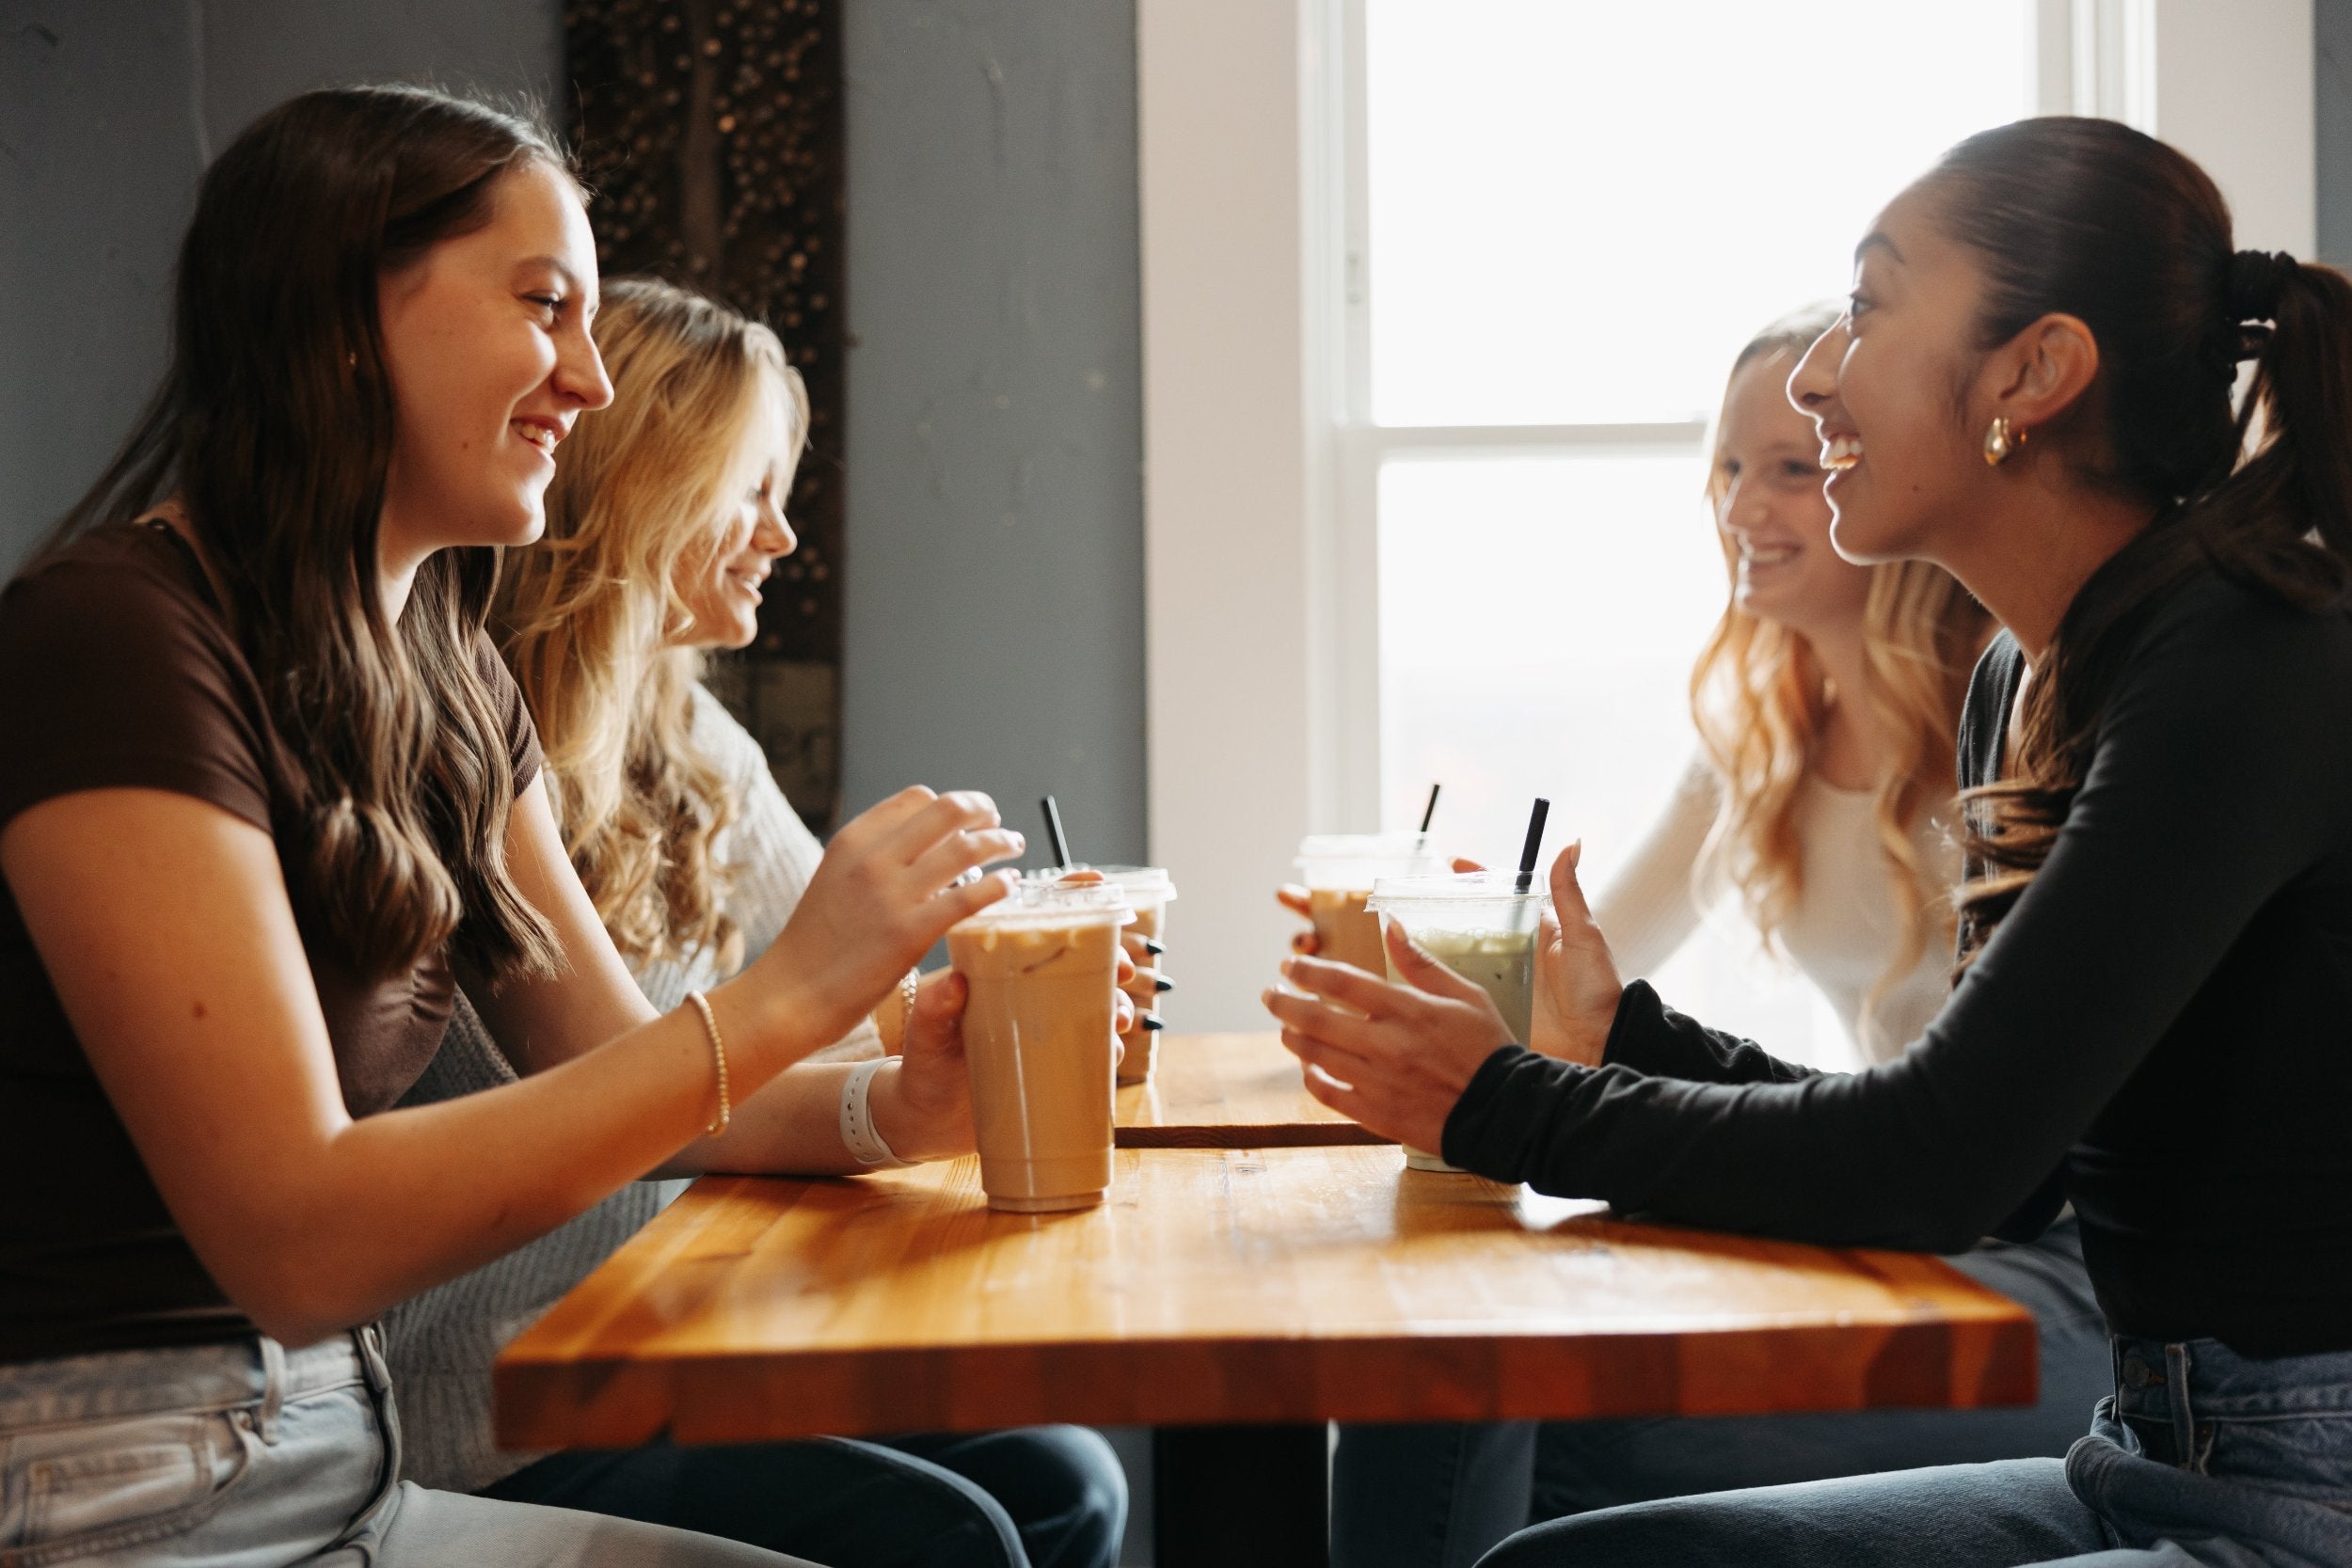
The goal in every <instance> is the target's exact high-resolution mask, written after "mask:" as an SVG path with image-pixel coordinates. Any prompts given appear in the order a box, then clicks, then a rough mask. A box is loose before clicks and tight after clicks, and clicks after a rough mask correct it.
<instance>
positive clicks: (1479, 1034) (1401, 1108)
mask: <svg viewBox="0 0 2352 1568" xmlns="http://www.w3.org/2000/svg"><path fill="white" fill-rule="evenodd" d="M1384 936H1385V941H1386V943H1387V947H1388V958H1389V961H1390V963H1391V965H1393V966H1394V968H1395V971H1396V973H1397V974H1399V975H1402V976H1403V977H1404V979H1405V981H1406V983H1405V984H1402V985H1396V984H1391V983H1390V982H1388V981H1386V980H1379V979H1375V978H1374V977H1373V976H1372V975H1370V974H1366V973H1364V972H1363V971H1362V970H1359V969H1355V968H1352V967H1350V966H1349V965H1346V964H1337V963H1329V962H1327V961H1326V960H1324V959H1322V958H1292V959H1291V960H1290V961H1289V962H1287V963H1285V964H1284V965H1283V966H1282V975H1283V978H1284V979H1286V980H1288V981H1289V982H1290V983H1291V985H1293V986H1294V987H1295V988H1297V990H1295V991H1285V990H1269V991H1267V992H1266V993H1265V996H1264V1002H1265V1006H1266V1010H1267V1011H1268V1012H1271V1013H1272V1014H1273V1015H1274V1016H1275V1018H1276V1019H1277V1020H1278V1021H1279V1022H1280V1023H1281V1025H1282V1043H1283V1045H1285V1046H1286V1047H1288V1048H1289V1049H1290V1051H1291V1053H1292V1054H1294V1055H1295V1056H1296V1057H1297V1058H1298V1059H1299V1061H1300V1062H1301V1063H1303V1064H1304V1065H1305V1068H1306V1084H1307V1092H1308V1093H1309V1094H1311V1095H1313V1096H1314V1097H1315V1098H1316V1099H1317V1100H1319V1101H1322V1102H1323V1103H1324V1104H1326V1105H1328V1106H1330V1107H1331V1108H1332V1109H1333V1110H1335V1111H1338V1112H1339V1113H1340V1114H1342V1115H1343V1116H1345V1117H1350V1118H1352V1119H1354V1120H1355V1121H1357V1122H1359V1123H1360V1124H1362V1125H1363V1126H1365V1127H1368V1128H1370V1129H1371V1130H1372V1131H1374V1132H1377V1133H1379V1134H1381V1135H1382V1136H1383V1137H1390V1138H1394V1139H1396V1140H1397V1141H1398V1142H1399V1143H1402V1144H1405V1145H1406V1146H1408V1147H1410V1148H1426V1149H1437V1148H1442V1147H1443V1145H1444V1141H1445V1121H1446V1117H1448V1116H1450V1115H1452V1114H1453V1111H1454V1102H1455V1101H1458V1100H1460V1099H1461V1098H1462V1091H1463V1090H1464V1089H1466V1088H1468V1087H1469V1086H1470V1079H1471V1078H1472V1077H1474V1076H1475V1075H1476V1074H1477V1072H1478V1069H1479V1065H1480V1064H1481V1063H1483V1062H1485V1061H1486V1058H1487V1057H1488V1056H1491V1055H1493V1054H1494V1053H1495V1052H1496V1051H1497V1050H1498V1049H1499V1048H1501V1047H1502V1046H1506V1045H1509V1044H1511V1043H1513V1042H1512V1039H1511V1028H1510V1025H1508V1024H1506V1023H1504V1022H1502V1014H1501V1013H1500V1012H1498V1011H1496V1010H1495V1005H1494V1002H1493V1000H1492V999H1491V998H1489V997H1488V996H1487V995H1486V991H1485V990H1483V989H1482V988H1480V987H1479V986H1478V985H1476V984H1474V983H1473V982H1471V981H1469V980H1465V979H1463V978H1462V977H1461V976H1460V975H1458V974H1454V971H1452V970H1450V969H1448V968H1446V966H1445V965H1443V964H1441V963H1439V962H1438V960H1437V959H1435V958H1431V957H1430V956H1429V955H1428V954H1427V953H1425V952H1423V951H1422V949H1420V948H1419V947H1417V946H1415V945H1414V944H1413V942H1412V941H1411V939H1409V938H1408V937H1406V935H1405V932H1404V930H1403V928H1402V927H1398V926H1397V925H1395V924H1394V923H1393V922H1391V923H1390V924H1389V926H1388V928H1387V930H1386V932H1385V933H1384ZM1299 992H1304V993H1306V994H1303V995H1301V994H1299Z"/></svg>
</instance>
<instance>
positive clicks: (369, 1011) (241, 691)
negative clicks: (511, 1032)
mask: <svg viewBox="0 0 2352 1568" xmlns="http://www.w3.org/2000/svg"><path fill="white" fill-rule="evenodd" d="M481 657H482V660H483V663H482V669H483V673H484V675H485V678H487V679H488V680H489V681H490V682H491V683H492V687H493V690H494V691H495V692H496V694H497V695H498V697H499V698H500V700H501V704H502V705H503V707H504V710H505V713H506V731H507V738H508V742H509V748H510V752H511V754H512V756H513V759H514V767H515V788H516V791H517V792H519V791H521V790H522V789H523V788H524V787H525V786H527V785H528V784H530V783H531V781H532V778H533V777H535V776H536V774H537V771H538V768H539V746H538V739H537V736H536V734H535V733H534V732H533V730H532V724H531V716H530V713H529V711H528V710H527V709H526V708H525V706H524V705H523V700H522V694H521V692H520V691H519V690H518V689H516V686H515V683H514V680H513V678H512V677H511V676H510V675H509V674H508V673H507V671H506V667H505V665H504V663H503V662H502V661H501V660H500V658H499V657H498V656H497V653H496V651H495V650H494V649H493V648H492V647H491V645H490V643H489V641H488V639H487V638H486V637H485V639H484V640H483V641H482V643H481ZM297 738H298V737H297ZM299 781H300V774H299V771H298V768H297V767H296V765H295V761H294V753H293V752H290V751H289V750H288V747H287V744H286V740H285V737H283V736H279V735H278V731H277V729H276V727H275V725H273V724H272V722H271V721H270V717H269V713H268V709H267V706H266V705H265V704H264V703H263V701H262V690H261V687H260V685H259V683H258V682H257V681H256V679H255V677H254V673H253V671H252V668H251V667H250V666H249V665H248V664H247V663H246V658H245V656H244V654H243V653H242V651H240V649H239V648H238V646H237V642H236V640H235V638H234V637H233V636H232V635H231V634H230V629H229V626H228V624H227V622H226V621H225V620H224V619H223V617H222V615H221V613H220V610H219V609H218V607H217V605H216V603H215V600H214V597H213V594H212V591H211V588H210V586H209V585H208V584H207V583H206V581H205V579H204V578H203V575H202V572H201V569H200V568H199V566H198V565H197V563H196V560H195V557H194V555H193V553H192V552H191V551H190V550H189V548H188V546H186V545H185V544H184V543H183V541H181V540H180V539H179V538H178V537H177V536H176V535H174V534H172V533H171V532H170V531H168V530H167V529H165V528H163V527H161V526H160V525H155V524H140V523H122V524H115V525H110V526H107V527H104V528H100V529H96V530H93V531H91V532H89V533H88V534H87V535H85V536H84V537H82V538H81V539H79V540H77V541H75V542H74V543H72V544H71V545H69V546H65V547H64V548H62V549H59V550H56V551H54V552H52V553H51V554H49V555H48V556H47V557H45V558H43V559H42V560H41V561H40V562H39V563H37V564H36V565H34V566H32V567H31V568H29V569H28V570H27V571H26V572H25V573H24V574H23V575H22V576H20V577H19V578H17V579H16V580H15V581H14V582H12V583H10V584H9V585H8V588H7V590H6V591H5V592H4V593H0V828H5V827H6V826H7V825H8V823H9V822H11V821H13V820H14V819H15V817H16V816H17V815H18V814H19V813H21V812H23V811H24V810H25V809H26V808H28V807H30V806H33V805H36V804H38V803H40V801H42V800H51V799H54V798H56V797H57V796H61V795H70V794H73V793H75V792H77V791H81V790H88V789H107V788H126V787H127V788H147V789H165V790H170V791H172V792H174V793H176V794H181V795H192V796H194V797H196V798H197V799H198V800H206V801H209V802H211V803H212V804H214V805H216V806H218V807H220V808H221V809H222V810H223V811H226V812H229V813H230V814H231V815H232V816H237V817H240V818H242V819H243V820H245V821H247V822H250V823H252V824H253V825H254V826H255V827H258V828H261V829H262V830H263V831H264V832H268V833H270V834H271V835H272V836H273V837H274V838H275V839H276V840H277V841H278V845H279V847H280V851H281V855H282V854H287V853H290V852H291V851H290V847H291V846H292V845H293V844H294V842H295V839H294V836H293V835H294V833H295V832H296V831H297V826H298V824H297V819H296V817H295V815H294V813H295V811H296V802H297V801H298V800H299V799H300V798H301V790H300V782H299ZM287 880H288V885H289V888H290V890H291V892H292V894H293V899H294V916H295V920H296V922H297V924H298V925H299V927H300V928H301V930H302V933H303V942H304V945H305V948H306V950H307V952H308V954H309V958H310V974H311V978H312V980H313V981H314V982H315V983H316V985H317V987H318V994H319V1003H320V1006H321V1007H322V1009H323V1010H324V1012H325V1014H326V1029H327V1035H328V1037H329V1038H330V1039H331V1041H332V1042H333V1046H334V1052H335V1065H336V1070H337V1073H338V1075H339V1076H340V1078H341V1081H342V1091H343V1102H344V1104H345V1105H346V1106H348V1107H349V1109H350V1111H351V1114H352V1115H353V1116H355V1117H364V1116H370V1115H373V1114H374V1113H376V1112H378V1111H383V1110H387V1109H389V1108H390V1106H391V1105H392V1103H393V1102H394V1101H397V1100H398V1099H399V1098H400V1096H401V1095H402V1094H403V1093H404V1092H405V1090H406V1089H407V1088H408V1086H409V1085H410V1084H412V1083H413V1082H415V1080H416V1078H417V1077H418V1075H419V1074H420V1073H421V1072H422V1071H423V1070H424V1069H425V1066H426V1064H427V1063H429V1062H430V1061H431V1060H432V1059H433V1053H434V1052H435V1051H436V1050H437V1048H438V1046H439V1043H440V1038H441V1034H442V1031H443V1029H444V1028H445V1027H446V1026H447V1024H448V1022H449V1016H450V1009H451V1006H452V1002H453V996H454V990H455V987H454V981H453V978H452V975H451V972H450V966H449V963H448V960H447V958H445V957H444V956H441V955H435V956H433V957H432V958H427V959H426V960H424V961H422V962H421V963H419V964H418V965H416V966H415V968H413V969H412V970H410V971H408V972H407V973H405V974H398V975H395V976H393V977H391V978H390V979H388V980H375V979H372V978H370V977H368V976H366V975H364V974H360V973H358V971H356V970H355V969H354V968H353V967H352V966H351V965H350V964H349V963H347V962H346V961H344V960H343V959H342V958H340V957H339V956H338V955H337V954H336V953H335V952H333V951H332V949H331V947H329V946H327V945H326V944H325V943H324V942H321V941H320V940H318V939H317V938H316V937H315V936H314V932H315V931H316V930H317V923H316V922H315V921H314V920H313V919H312V918H311V915H312V913H313V911H311V910H310V909H309V908H306V903H307V900H306V898H305V897H304V895H303V894H302V892H301V890H300V881H301V879H299V878H296V877H293V876H289V878H288V879H287ZM223 912H224V914H229V913H230V912H232V911H223ZM0 1195H5V1196H0V1362H8V1361H23V1360H29V1359H33V1358H36V1357H40V1356H50V1355H69V1354H83V1353H87V1352H91V1351H101V1350H119V1349H127V1348H134V1347H139V1346H148V1345H164V1344H177V1343H184V1342H188V1341H193V1340H203V1339H215V1338H227V1337H230V1336H233V1335H237V1334H242V1333H248V1332H250V1331H251V1330H252V1326H253V1325H252V1323H251V1322H250V1321H249V1320H247V1319H246V1316H245V1315H244V1314H243V1313H241V1312H239V1311H238V1310H237V1309H236V1307H233V1306H232V1305H230V1302H229V1299H228V1297H227V1296H226V1294H225V1293H224V1292H223V1291H221V1289H220V1287H219V1286H217V1285H216V1284H215V1283H214V1282H213V1280H212V1278H211V1276H210V1275H207V1274H206V1272H205V1270H204V1267H203V1265H202V1264H201V1263H200V1262H199V1261H198V1260H197V1257H196V1254H195V1252H194V1251H193V1250H192V1249H191V1248H190V1247H189V1245H188V1243H187V1242H186V1240H185V1238H183V1236H182V1235H181V1233H180V1229H179V1227H178V1226H177V1225H175V1224H174V1223H173V1221H172V1217H171V1214H170V1212H169V1211H168V1210H167V1209H166V1207H165V1205H164V1201H163V1198H162V1196H160V1195H159V1194H158V1193H157V1192H156V1190H155V1185H154V1183H153V1182H152V1181H151V1180H150V1179H149V1177H148V1174H147V1169H146V1166H145V1165H144V1164H142V1163H141V1162H140V1159H139V1156H138V1152H137V1150H136V1149H135V1148H134V1147H133V1146H132V1143H131V1139H130V1136H129V1134H128V1133H127V1132H125V1131H124V1130H123V1127H122V1123H121V1122H120V1121H119V1119H118V1118H117V1117H116V1116H115V1114H114V1110H113V1107H112V1106H111V1105H110V1104H109V1103H108V1102H107V1100H106V1096H105V1093H104V1091H103V1089H102V1088H101V1087H100V1086H99V1083H98V1079H97V1077H96V1075H95V1074H94V1073H93V1072H92V1071H91V1069H90V1065H89V1062H88V1059H87V1057H86V1056H85V1055H84V1054H83V1052H82V1048H81V1045H80V1042H79V1041H78V1040H77V1039H76V1038H75V1037H74V1034H73V1028H72V1024H71V1023H69V1022H67V1020H66V1016H65V1013H64V1010H63V1008H62V1007H61V1006H59V1005H58V1002H57V997H56V991H55V990H53V989H52V988H51V986H50V984H49V977H48V974H47V973H46V972H45V971H44V970H43V969H42V967H41V962H40V955H39V954H38V953H37V952H36V951H35V950H34V948H33V944H32V941H31V939H30V937H29V936H28V935H27V934H26V931H25V928H24V917H23V915H22V913H21V912H20V911H19V910H18V908H17V903H16V896H15V894H14V892H13V890H11V889H9V888H8V887H7V886H6V884H5V880H0Z"/></svg>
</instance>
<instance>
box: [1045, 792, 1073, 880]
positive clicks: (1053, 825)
mask: <svg viewBox="0 0 2352 1568" xmlns="http://www.w3.org/2000/svg"><path fill="white" fill-rule="evenodd" d="M1038 804H1039V805H1040V806H1041V807H1042V808H1043V809H1044V812H1045V832H1046V834H1047V835H1048V836H1049V837H1051V838H1052V839H1053V841H1054V863H1055V864H1057V865H1059V866H1062V867H1064V868H1065V869H1066V868H1068V867H1070V866H1073V865H1075V864H1076V862H1075V861H1073V860H1072V859H1071V858H1070V840H1069V839H1068V838H1066V837H1064V836H1063V835H1062V831H1061V808H1060V807H1059V806H1057V805H1056V804H1054V798H1053V797H1052V796H1051V795H1048V796H1047V797H1045V799H1044V800H1040V801H1039V802H1038Z"/></svg>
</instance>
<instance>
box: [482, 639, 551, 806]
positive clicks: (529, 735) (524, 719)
mask: <svg viewBox="0 0 2352 1568" xmlns="http://www.w3.org/2000/svg"><path fill="white" fill-rule="evenodd" d="M473 662H474V673H476V674H477V675H479V676H480V677H481V678H482V684H483V685H484V686H485V687H486V688H488V689H489V693H490V706H491V708H492V710H493V711H495V712H496V713H497V714H498V716H499V723H500V726H501V731H502V733H503V734H504V736H505V737H506V760H507V766H508V767H509V768H511V769H513V773H514V780H515V793H516V795H520V794H522V792H523V791H524V790H526V789H529V788H530V787H531V784H532V780H533V779H536V778H537V777H538V776H539V768H540V767H541V766H542V764H543V763H544V762H545V761H546V758H545V756H544V755H543V754H542V753H541V752H540V748H539V726H538V724H537V723H536V722H535V721H532V717H531V703H530V700H529V699H527V698H526V697H524V695H523V689H522V683H521V682H519V681H517V680H516V679H515V672H514V671H512V670H510V669H508V668H507V667H506V660H505V659H503V658H501V657H499V650H498V644H497V643H496V642H494V641H491V639H490V634H489V632H488V631H486V630H482V631H476V632H475V633H474V640H473Z"/></svg>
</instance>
